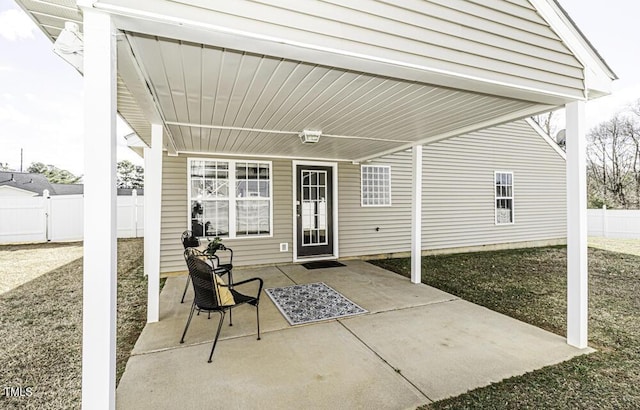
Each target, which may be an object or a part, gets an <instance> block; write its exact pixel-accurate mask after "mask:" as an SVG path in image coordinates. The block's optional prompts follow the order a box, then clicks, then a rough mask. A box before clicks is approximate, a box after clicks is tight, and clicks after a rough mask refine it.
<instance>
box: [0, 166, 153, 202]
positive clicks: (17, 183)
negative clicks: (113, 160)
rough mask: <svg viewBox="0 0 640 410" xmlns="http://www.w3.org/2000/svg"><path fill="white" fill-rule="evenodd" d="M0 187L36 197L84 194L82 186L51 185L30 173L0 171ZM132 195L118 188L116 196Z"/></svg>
mask: <svg viewBox="0 0 640 410" xmlns="http://www.w3.org/2000/svg"><path fill="white" fill-rule="evenodd" d="M1 186H10V187H12V188H16V189H21V190H24V191H29V192H33V193H35V194H38V195H42V193H43V192H44V190H45V189H46V190H48V191H49V195H82V194H84V185H83V184H56V183H53V184H52V183H51V182H49V181H48V180H47V178H46V177H45V176H44V175H42V174H35V173H30V172H18V171H0V187H1ZM132 193H133V189H132V188H118V196H130V195H132ZM136 193H137V194H138V195H144V189H142V188H137V189H136Z"/></svg>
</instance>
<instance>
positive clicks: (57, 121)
mask: <svg viewBox="0 0 640 410" xmlns="http://www.w3.org/2000/svg"><path fill="white" fill-rule="evenodd" d="M559 1H560V4H561V5H562V6H563V7H564V8H565V10H567V12H568V13H569V15H570V16H571V17H572V19H573V20H574V21H575V22H576V24H577V25H578V27H579V28H580V29H581V30H582V32H583V33H584V34H585V36H586V37H587V38H588V39H589V41H590V42H591V43H592V44H593V45H594V47H595V48H596V49H597V50H598V51H599V53H600V55H602V57H603V58H604V59H605V60H606V61H607V63H608V64H609V66H610V67H611V68H612V69H613V71H614V72H615V73H616V74H617V75H618V77H619V78H620V80H618V81H616V82H614V85H613V93H612V95H611V96H607V97H603V98H600V99H597V100H594V101H590V102H589V103H588V104H587V126H588V127H589V128H591V127H593V126H595V125H597V124H598V123H600V122H602V121H605V120H607V119H608V118H610V117H611V116H612V115H613V114H615V113H616V112H618V111H622V110H624V108H625V106H626V105H627V104H629V103H630V102H632V101H635V100H637V99H640V41H638V40H640V39H639V37H640V35H639V34H638V21H637V19H638V16H640V1H638V0H607V1H602V0H559ZM82 101H83V99H82V77H81V75H80V74H79V73H78V72H77V71H76V70H75V69H74V68H72V67H71V66H70V65H69V64H67V63H66V62H64V61H63V60H62V59H61V58H60V57H58V56H57V55H55V54H54V53H53V51H52V43H51V41H50V40H48V39H47V38H46V37H45V35H44V34H43V33H42V32H41V31H40V30H39V29H38V28H37V27H36V26H35V24H34V23H33V22H32V21H31V20H30V19H29V18H28V17H27V16H26V15H25V14H24V13H23V12H22V10H20V9H19V7H18V6H17V5H16V4H15V3H14V1H13V0H0V163H8V164H9V167H10V168H13V169H19V168H20V149H21V148H22V149H23V150H24V160H23V164H24V165H23V169H24V170H26V168H27V167H28V166H29V164H31V163H32V162H43V163H45V164H52V165H55V166H57V167H58V168H62V169H66V170H68V171H71V172H72V173H74V174H76V175H82V174H83V172H84V159H83V151H84V148H83V144H84V141H83V135H82V132H83V126H82V122H83V114H82V113H83V104H82ZM129 132H131V131H130V130H129V129H128V127H127V126H126V124H124V123H123V122H121V121H119V127H118V132H117V134H118V160H124V159H128V160H130V161H133V162H134V163H136V164H140V165H142V163H143V161H142V159H141V158H140V157H139V156H137V155H136V154H135V153H133V151H131V150H129V149H128V148H126V144H125V141H124V138H123V136H124V135H126V134H128V133H129Z"/></svg>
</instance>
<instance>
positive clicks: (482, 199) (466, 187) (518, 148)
mask: <svg viewBox="0 0 640 410" xmlns="http://www.w3.org/2000/svg"><path fill="white" fill-rule="evenodd" d="M423 152H424V157H423V184H424V189H423V198H422V245H423V249H430V250H434V249H448V248H459V247H472V246H482V245H488V244H504V243H511V242H527V241H544V240H551V239H562V238H566V185H565V167H566V163H565V160H564V159H563V158H562V157H561V156H560V154H558V153H557V152H556V151H555V150H554V149H553V148H552V147H551V146H549V144H548V143H547V142H546V141H545V140H544V139H543V138H542V137H540V136H539V135H538V134H537V133H536V132H535V131H534V130H533V129H532V128H531V127H530V126H529V125H528V124H527V123H526V122H525V121H524V120H521V121H516V122H513V123H509V124H504V125H500V126H497V127H493V128H489V129H486V130H482V131H478V132H474V133H471V134H468V135H463V136H459V137H454V138H451V139H448V140H446V141H441V142H437V143H435V144H431V145H426V146H425V147H424V151H423ZM496 170H508V171H510V172H513V175H514V176H515V177H516V179H517V180H516V181H515V183H516V189H517V192H516V197H515V200H516V201H517V204H516V210H517V215H516V220H517V223H515V224H509V225H496V224H495V200H496V196H495V183H494V181H492V178H493V175H494V171H496Z"/></svg>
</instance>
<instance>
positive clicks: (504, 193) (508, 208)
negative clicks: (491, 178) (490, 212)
mask: <svg viewBox="0 0 640 410" xmlns="http://www.w3.org/2000/svg"><path fill="white" fill-rule="evenodd" d="M494 174H495V187H496V188H495V189H496V191H495V204H496V225H506V224H513V223H514V215H513V211H514V210H513V172H498V171H496V172H495V173H494Z"/></svg>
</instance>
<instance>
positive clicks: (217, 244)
mask: <svg viewBox="0 0 640 410" xmlns="http://www.w3.org/2000/svg"><path fill="white" fill-rule="evenodd" d="M218 249H224V245H223V244H222V239H220V237H219V236H216V237H215V238H213V240H209V243H208V244H207V249H206V250H205V251H204V253H206V254H207V255H211V256H213V255H215V254H216V251H217V250H218Z"/></svg>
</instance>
